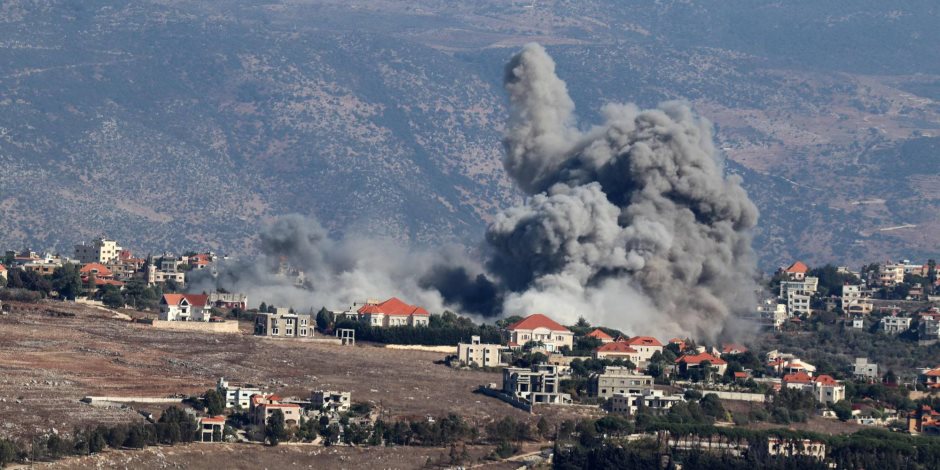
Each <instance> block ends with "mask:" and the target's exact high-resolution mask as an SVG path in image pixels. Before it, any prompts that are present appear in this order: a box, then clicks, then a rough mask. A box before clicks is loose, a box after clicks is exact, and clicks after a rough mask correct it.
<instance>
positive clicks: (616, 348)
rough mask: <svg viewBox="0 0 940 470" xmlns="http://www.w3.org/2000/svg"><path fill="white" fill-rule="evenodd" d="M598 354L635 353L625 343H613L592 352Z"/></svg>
mask: <svg viewBox="0 0 940 470" xmlns="http://www.w3.org/2000/svg"><path fill="white" fill-rule="evenodd" d="M594 351H595V352H599V353H621V354H630V353H636V349H633V348H631V347H630V345H628V344H627V343H621V342H613V343H607V344H605V345H603V346H601V347H599V348H597V349H595V350H594Z"/></svg>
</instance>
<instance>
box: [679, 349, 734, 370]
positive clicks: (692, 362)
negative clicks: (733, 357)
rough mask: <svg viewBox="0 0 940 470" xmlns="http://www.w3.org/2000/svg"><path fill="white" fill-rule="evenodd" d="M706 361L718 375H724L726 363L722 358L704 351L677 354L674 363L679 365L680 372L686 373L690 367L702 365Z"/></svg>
mask: <svg viewBox="0 0 940 470" xmlns="http://www.w3.org/2000/svg"><path fill="white" fill-rule="evenodd" d="M706 362H707V363H708V364H709V365H710V366H711V367H712V368H713V369H714V370H715V372H716V373H717V374H718V375H724V373H725V370H726V369H727V368H728V363H727V362H725V361H724V360H723V359H721V358H718V357H715V356H713V355H711V354H708V353H706V352H703V353H698V354H685V355H682V356H679V358H678V359H676V365H677V366H678V367H679V372H680V373H682V374H685V373H687V372H688V371H689V370H690V369H695V368H699V367H702V366H703V365H704V363H706Z"/></svg>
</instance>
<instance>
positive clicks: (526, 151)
mask: <svg viewBox="0 0 940 470" xmlns="http://www.w3.org/2000/svg"><path fill="white" fill-rule="evenodd" d="M504 84H505V88H506V91H507V92H508V94H509V100H510V112H511V114H510V120H509V126H508V130H507V133H506V137H505V140H504V145H505V148H506V156H505V160H504V164H505V168H506V170H507V172H508V173H509V174H510V176H511V177H512V178H513V179H514V180H515V181H516V183H518V185H519V186H520V187H521V188H522V189H523V190H524V191H525V192H526V193H527V194H528V195H529V197H528V198H527V200H526V202H525V204H524V205H521V206H518V207H513V208H510V209H508V210H505V211H503V212H502V213H500V214H498V216H497V217H496V219H495V221H494V222H493V223H492V224H491V225H490V227H489V228H488V230H487V234H486V238H487V242H488V243H489V245H490V246H491V247H492V248H493V250H494V253H493V255H492V257H491V259H490V261H489V263H488V268H489V269H490V270H491V271H492V272H493V273H494V274H495V275H497V276H498V277H499V278H500V279H502V280H503V281H504V283H505V284H506V286H507V287H508V288H509V289H510V290H511V291H512V292H510V293H509V294H507V295H506V296H505V300H504V304H503V308H504V310H505V313H507V314H509V313H518V314H527V313H532V312H533V311H545V312H546V313H550V314H554V315H557V316H559V317H562V318H563V319H565V320H568V321H572V320H573V319H575V318H577V316H579V315H583V316H585V317H587V318H588V319H592V320H594V321H603V322H604V323H605V324H608V325H610V326H614V327H620V328H625V329H629V330H630V331H650V332H652V333H658V334H671V333H675V334H681V333H686V332H687V333H692V334H693V335H695V336H696V337H699V338H708V339H714V338H715V336H716V335H717V334H718V333H719V332H720V331H721V330H722V328H723V327H724V324H725V320H726V319H727V318H728V317H729V316H730V315H731V313H732V312H733V311H736V310H740V311H750V310H751V308H752V306H753V305H754V299H753V292H754V290H755V288H756V283H755V281H754V279H755V276H756V267H755V264H754V257H753V253H752V250H751V234H750V229H751V228H753V227H754V225H755V224H756V222H757V216H758V212H757V208H756V207H755V206H754V204H753V203H752V202H751V201H750V200H749V199H748V197H747V194H746V193H745V191H744V190H743V189H742V188H741V181H740V178H739V177H737V176H730V177H727V178H726V177H725V176H724V175H723V167H722V164H721V161H720V159H719V157H718V155H717V153H716V151H715V147H714V145H713V143H712V131H711V125H710V123H709V122H707V121H706V120H705V119H702V118H699V117H696V116H695V115H693V114H692V112H691V110H690V109H689V108H688V107H687V106H685V105H683V104H681V103H675V102H669V103H664V104H662V105H660V106H659V107H658V108H657V109H651V110H640V109H638V108H637V107H636V106H634V105H623V104H608V105H606V106H604V107H603V108H602V115H603V118H604V122H603V123H602V124H600V125H597V126H594V127H592V128H590V129H587V130H584V131H582V130H580V129H578V127H577V123H576V118H575V115H574V110H575V107H574V103H573V102H572V100H571V98H570V97H569V95H568V91H567V87H566V85H565V82H564V81H562V80H561V79H559V78H558V76H557V75H556V74H555V63H554V61H553V60H552V59H551V57H549V56H548V54H547V53H546V52H545V50H544V49H543V48H542V47H541V46H539V45H537V44H530V45H527V46H525V48H524V49H523V50H522V51H521V52H519V53H518V54H517V55H515V56H514V57H513V58H512V60H511V61H510V62H509V63H508V64H507V66H506V73H505V77H504ZM651 330H652V331H651Z"/></svg>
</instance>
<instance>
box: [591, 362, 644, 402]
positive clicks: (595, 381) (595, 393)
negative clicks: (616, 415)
mask: <svg viewBox="0 0 940 470" xmlns="http://www.w3.org/2000/svg"><path fill="white" fill-rule="evenodd" d="M652 388H653V377H652V376H649V375H643V374H637V373H636V372H634V371H632V370H629V369H627V368H626V367H614V366H609V367H606V368H604V372H602V373H600V374H595V375H594V376H593V377H591V381H590V383H589V385H588V393H589V394H590V395H591V396H592V397H600V398H610V397H612V396H614V395H624V396H625V395H636V394H642V393H643V392H644V391H646V390H650V389H652Z"/></svg>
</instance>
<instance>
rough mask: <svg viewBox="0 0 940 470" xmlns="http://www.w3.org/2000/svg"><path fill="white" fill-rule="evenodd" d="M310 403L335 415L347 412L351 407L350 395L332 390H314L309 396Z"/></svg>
mask: <svg viewBox="0 0 940 470" xmlns="http://www.w3.org/2000/svg"><path fill="white" fill-rule="evenodd" d="M310 402H311V404H313V405H314V406H318V407H321V408H324V407H325V408H327V409H328V410H330V411H333V412H336V413H344V412H346V411H349V408H350V407H351V406H352V395H351V394H350V393H349V392H337V391H334V390H315V391H314V392H313V393H312V394H311V395H310Z"/></svg>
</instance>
